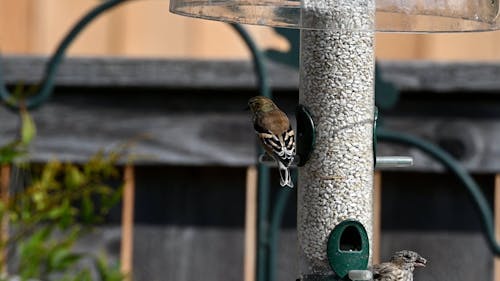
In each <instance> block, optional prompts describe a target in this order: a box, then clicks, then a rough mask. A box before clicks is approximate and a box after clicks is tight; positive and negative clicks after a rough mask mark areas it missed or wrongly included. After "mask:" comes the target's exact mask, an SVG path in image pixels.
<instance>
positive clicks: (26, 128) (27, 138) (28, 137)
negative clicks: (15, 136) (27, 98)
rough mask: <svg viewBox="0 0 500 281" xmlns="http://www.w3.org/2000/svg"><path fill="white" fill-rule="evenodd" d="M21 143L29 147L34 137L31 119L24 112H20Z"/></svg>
mask: <svg viewBox="0 0 500 281" xmlns="http://www.w3.org/2000/svg"><path fill="white" fill-rule="evenodd" d="M21 121H22V124H21V142H22V143H23V144H24V145H29V144H30V143H31V141H32V140H33V139H34V138H35V135H36V126H35V122H34V121H33V118H31V115H30V114H29V113H28V111H26V110H21Z"/></svg>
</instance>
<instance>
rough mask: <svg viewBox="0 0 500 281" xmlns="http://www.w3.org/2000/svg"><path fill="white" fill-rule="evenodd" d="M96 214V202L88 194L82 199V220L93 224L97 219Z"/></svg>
mask: <svg viewBox="0 0 500 281" xmlns="http://www.w3.org/2000/svg"><path fill="white" fill-rule="evenodd" d="M94 214H95V212H94V202H92V198H90V196H89V195H88V194H86V195H84V196H83V198H82V220H83V221H84V222H87V223H91V222H93V221H94V219H95V215H94Z"/></svg>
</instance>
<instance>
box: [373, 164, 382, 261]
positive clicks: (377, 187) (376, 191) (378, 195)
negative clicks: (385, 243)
mask: <svg viewBox="0 0 500 281" xmlns="http://www.w3.org/2000/svg"><path fill="white" fill-rule="evenodd" d="M381 215H382V172H380V171H376V172H375V177H374V179H373V240H372V241H373V242H372V243H373V245H372V249H373V255H372V262H373V264H378V263H380V238H381V218H382V216H381Z"/></svg>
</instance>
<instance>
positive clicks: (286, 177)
mask: <svg viewBox="0 0 500 281" xmlns="http://www.w3.org/2000/svg"><path fill="white" fill-rule="evenodd" d="M278 166H279V172H280V185H281V186H289V187H293V182H292V177H291V176H290V170H289V169H288V167H286V166H285V165H284V164H283V163H281V162H280V161H278Z"/></svg>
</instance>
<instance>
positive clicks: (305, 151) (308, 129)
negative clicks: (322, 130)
mask: <svg viewBox="0 0 500 281" xmlns="http://www.w3.org/2000/svg"><path fill="white" fill-rule="evenodd" d="M296 118H297V138H296V142H297V156H298V159H297V163H296V165H297V166H299V167H301V166H304V165H305V164H306V162H307V160H309V157H310V156H311V152H312V151H313V149H314V144H315V142H316V128H315V127H314V121H313V119H312V116H311V113H310V112H309V110H307V108H306V107H305V106H304V105H302V104H299V105H298V106H297V109H296ZM294 163H295V161H294Z"/></svg>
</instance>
